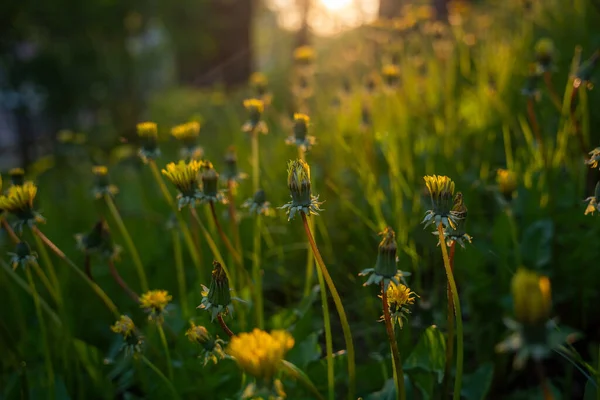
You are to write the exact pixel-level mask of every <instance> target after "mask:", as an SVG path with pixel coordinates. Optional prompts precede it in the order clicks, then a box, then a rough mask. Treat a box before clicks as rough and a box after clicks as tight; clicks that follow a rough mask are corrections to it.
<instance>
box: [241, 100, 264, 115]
mask: <svg viewBox="0 0 600 400" xmlns="http://www.w3.org/2000/svg"><path fill="white" fill-rule="evenodd" d="M244 107H245V108H246V110H248V111H250V113H252V112H256V113H258V114H262V113H263V111H264V110H265V103H264V101H262V100H260V99H254V98H252V99H246V100H244Z"/></svg>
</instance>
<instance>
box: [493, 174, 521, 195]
mask: <svg viewBox="0 0 600 400" xmlns="http://www.w3.org/2000/svg"><path fill="white" fill-rule="evenodd" d="M496 183H497V184H498V189H499V190H500V193H501V194H502V195H503V196H504V198H506V199H510V198H511V197H512V196H513V194H514V192H515V190H516V189H517V175H516V174H515V173H514V172H513V171H511V170H508V169H502V168H500V169H498V171H497V172H496Z"/></svg>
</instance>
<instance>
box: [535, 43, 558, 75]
mask: <svg viewBox="0 0 600 400" xmlns="http://www.w3.org/2000/svg"><path fill="white" fill-rule="evenodd" d="M534 51H535V60H536V62H537V63H538V67H539V69H540V70H541V72H546V71H549V70H551V68H552V63H553V61H554V43H553V42H552V40H551V39H549V38H542V39H540V40H538V41H537V43H536V44H535V49H534Z"/></svg>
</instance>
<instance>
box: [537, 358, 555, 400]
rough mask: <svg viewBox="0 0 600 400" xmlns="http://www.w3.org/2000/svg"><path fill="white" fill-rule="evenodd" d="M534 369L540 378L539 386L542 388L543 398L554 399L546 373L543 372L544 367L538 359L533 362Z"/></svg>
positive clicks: (546, 399)
mask: <svg viewBox="0 0 600 400" xmlns="http://www.w3.org/2000/svg"><path fill="white" fill-rule="evenodd" d="M535 370H536V372H537V374H538V377H539V378H540V387H541V389H542V395H543V399H544V400H554V396H553V395H552V391H551V390H550V387H549V386H548V380H547V379H546V374H545V373H544V367H543V366H542V364H541V362H540V361H536V362H535Z"/></svg>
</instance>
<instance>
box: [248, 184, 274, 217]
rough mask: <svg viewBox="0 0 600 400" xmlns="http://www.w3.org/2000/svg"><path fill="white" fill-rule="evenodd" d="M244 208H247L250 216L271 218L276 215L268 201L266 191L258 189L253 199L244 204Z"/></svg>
mask: <svg viewBox="0 0 600 400" xmlns="http://www.w3.org/2000/svg"><path fill="white" fill-rule="evenodd" d="M242 208H247V209H248V211H250V214H253V215H265V216H271V215H273V214H274V212H273V209H272V208H271V203H270V202H268V201H267V195H266V193H265V191H264V190H262V189H258V190H257V191H256V192H255V193H254V196H253V197H252V198H251V199H248V200H246V201H245V202H244V203H243V204H242Z"/></svg>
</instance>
